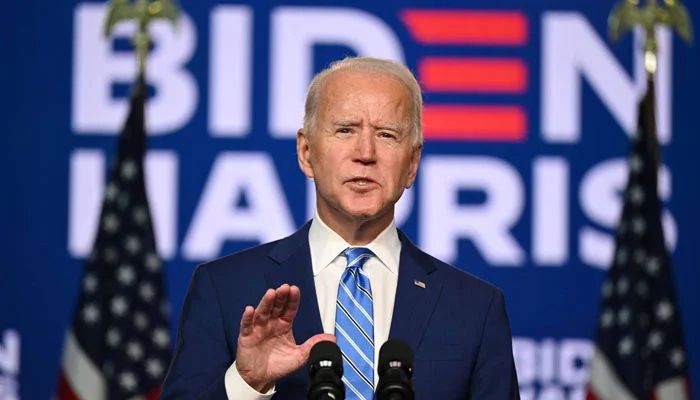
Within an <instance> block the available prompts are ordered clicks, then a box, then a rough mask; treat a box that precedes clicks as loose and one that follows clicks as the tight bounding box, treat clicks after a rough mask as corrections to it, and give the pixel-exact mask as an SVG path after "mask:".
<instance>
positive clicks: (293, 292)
mask: <svg viewBox="0 0 700 400" xmlns="http://www.w3.org/2000/svg"><path fill="white" fill-rule="evenodd" d="M300 302H301V292H300V291H299V288H298V287H296V286H294V285H292V286H290V287H289V300H288V301H287V306H286V307H285V308H284V309H283V310H282V312H281V314H280V318H281V319H283V320H285V321H287V322H289V323H292V321H294V317H296V315H297V311H299V303H300Z"/></svg>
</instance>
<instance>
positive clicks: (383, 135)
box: [379, 131, 399, 140]
mask: <svg viewBox="0 0 700 400" xmlns="http://www.w3.org/2000/svg"><path fill="white" fill-rule="evenodd" d="M379 137H380V138H382V139H391V140H398V139H399V136H398V135H397V134H396V133H395V132H391V131H380V132H379Z"/></svg>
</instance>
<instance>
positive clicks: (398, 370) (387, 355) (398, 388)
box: [377, 339, 415, 400]
mask: <svg viewBox="0 0 700 400" xmlns="http://www.w3.org/2000/svg"><path fill="white" fill-rule="evenodd" d="M377 372H378V373H379V383H378V384H377V400H414V398H415V393H414V392H413V384H412V383H411V377H412V376H413V352H412V351H411V347H410V346H409V345H408V344H407V343H406V342H403V341H401V340H398V339H389V340H388V341H387V342H386V343H384V345H382V348H381V349H380V350H379V369H378V371H377Z"/></svg>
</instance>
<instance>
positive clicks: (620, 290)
mask: <svg viewBox="0 0 700 400" xmlns="http://www.w3.org/2000/svg"><path fill="white" fill-rule="evenodd" d="M629 288H630V282H629V280H628V279H627V278H626V277H624V276H623V277H621V278H620V280H618V281H617V294H618V295H620V296H623V295H625V294H627V291H628V290H629Z"/></svg>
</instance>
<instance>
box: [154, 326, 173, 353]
mask: <svg viewBox="0 0 700 400" xmlns="http://www.w3.org/2000/svg"><path fill="white" fill-rule="evenodd" d="M153 343H155V344H156V345H157V346H159V347H161V348H166V347H168V345H169V344H170V335H169V334H168V332H167V331H166V330H165V329H163V328H157V329H156V330H155V331H153Z"/></svg>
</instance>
